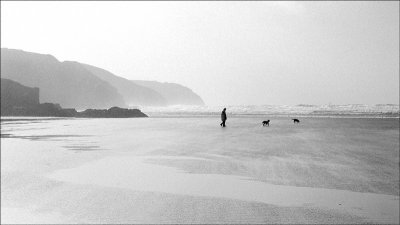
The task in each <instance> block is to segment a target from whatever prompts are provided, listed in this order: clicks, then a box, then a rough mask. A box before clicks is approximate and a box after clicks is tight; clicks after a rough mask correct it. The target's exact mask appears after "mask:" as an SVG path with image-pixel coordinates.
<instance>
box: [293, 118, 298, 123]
mask: <svg viewBox="0 0 400 225" xmlns="http://www.w3.org/2000/svg"><path fill="white" fill-rule="evenodd" d="M292 120H293V123H300V120H298V119H292Z"/></svg>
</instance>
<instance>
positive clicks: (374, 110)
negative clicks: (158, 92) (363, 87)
mask: <svg viewBox="0 0 400 225" xmlns="http://www.w3.org/2000/svg"><path fill="white" fill-rule="evenodd" d="M225 107H226V108H227V112H228V114H230V115H235V116H254V115H272V116H307V117H371V118H375V117H376V118H398V117H399V112H400V111H399V105H396V104H377V105H363V104H348V105H308V104H299V105H294V106H293V105H227V106H184V105H174V106H168V107H138V108H139V109H140V110H142V111H143V112H144V113H146V114H148V115H150V116H217V115H219V114H220V112H221V110H222V109H223V108H225Z"/></svg>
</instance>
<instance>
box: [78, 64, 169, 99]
mask: <svg viewBox="0 0 400 225" xmlns="http://www.w3.org/2000/svg"><path fill="white" fill-rule="evenodd" d="M80 64H81V65H83V66H84V67H85V68H86V69H87V70H89V71H90V72H92V73H93V74H94V75H96V76H97V77H99V78H100V79H102V80H104V81H107V82H108V83H110V84H111V85H112V86H114V87H115V88H116V89H117V90H118V92H119V93H120V94H121V95H122V96H123V98H124V100H125V103H126V104H128V105H141V106H166V105H167V100H166V99H165V98H164V97H163V96H162V95H161V94H159V93H158V92H156V91H154V90H153V89H151V88H147V87H144V86H141V85H137V84H135V83H132V82H131V81H130V80H127V79H125V78H122V77H119V76H116V75H114V74H112V73H111V72H109V71H107V70H104V69H101V68H98V67H95V66H91V65H87V64H83V63H80Z"/></svg>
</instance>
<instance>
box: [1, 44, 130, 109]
mask: <svg viewBox="0 0 400 225" xmlns="http://www.w3.org/2000/svg"><path fill="white" fill-rule="evenodd" d="M1 77H2V78H9V79H11V80H14V81H16V82H19V83H21V84H22V85H26V86H29V87H38V88H40V90H41V94H40V101H41V102H56V103H59V104H60V105H62V106H63V107H72V108H79V109H85V108H109V107H112V106H125V102H124V100H123V97H122V96H121V95H120V94H119V93H118V91H117V90H116V88H114V87H113V86H112V85H110V84H109V83H107V82H106V81H103V80H101V79H100V78H98V77H97V76H95V75H93V74H92V73H91V72H89V71H88V70H87V69H85V67H83V66H82V65H79V64H77V63H72V62H59V61H58V60H57V59H56V58H54V57H53V56H51V55H43V54H37V53H30V52H25V51H21V50H13V49H6V48H2V49H1Z"/></svg>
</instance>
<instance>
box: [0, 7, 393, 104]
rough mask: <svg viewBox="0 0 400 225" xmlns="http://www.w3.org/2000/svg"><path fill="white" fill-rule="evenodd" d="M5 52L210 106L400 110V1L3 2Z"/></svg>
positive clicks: (2, 37)
mask: <svg viewBox="0 0 400 225" xmlns="http://www.w3.org/2000/svg"><path fill="white" fill-rule="evenodd" d="M1 47H2V48H13V49H22V50H25V51H30V52H37V53H42V54H51V55H53V56H55V57H56V58H57V59H58V60H60V61H65V60H68V61H78V62H82V63H87V64H91V65H94V66H97V67H100V68H103V69H106V70H108V71H110V72H112V73H114V74H115V75H118V76H121V77H124V78H127V79H136V80H155V81H160V82H174V83H179V84H182V85H185V86H187V87H189V88H191V89H192V90H193V91H194V92H195V93H197V94H199V95H200V96H201V97H202V99H203V100H204V101H205V103H206V104H207V105H262V104H269V105H296V104H317V105H320V104H370V105H373V104H387V103H389V104H399V2H398V1H391V2H382V1H353V2H344V1H321V2H319V1H310V2H306V1H299V2H288V1H284V2H278V1H277V2H273V1H264V2H259V1H253V2H245V1H233V2H228V1H220V2H206V1H185V2H181V1H173V2H163V1H162V2H160V1H155V2H151V1H150V2H136V1H131V2H129V1H116V2H110V1H90V2H89V1H88V2H81V1H73V2H68V1H53V2H47V1H44V2H38V1H33V2H24V1H19V2H8V1H7V2H4V1H1Z"/></svg>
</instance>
